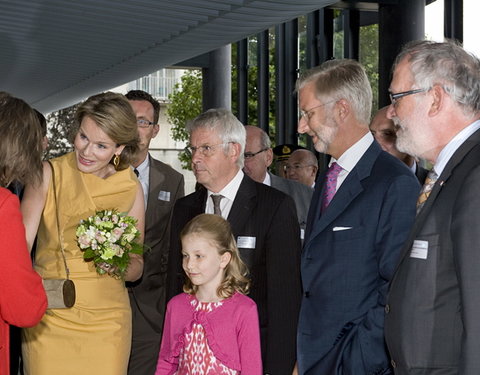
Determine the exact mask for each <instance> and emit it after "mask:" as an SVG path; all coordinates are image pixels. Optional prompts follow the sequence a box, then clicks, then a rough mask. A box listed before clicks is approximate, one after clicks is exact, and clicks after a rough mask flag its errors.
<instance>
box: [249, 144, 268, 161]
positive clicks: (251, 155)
mask: <svg viewBox="0 0 480 375" xmlns="http://www.w3.org/2000/svg"><path fill="white" fill-rule="evenodd" d="M268 149H269V147H265V148H263V149H261V150H260V151H257V152H244V153H243V157H244V158H245V159H246V160H247V159H251V158H253V157H254V156H256V155H258V154H260V153H262V152H265V151H267V150H268Z"/></svg>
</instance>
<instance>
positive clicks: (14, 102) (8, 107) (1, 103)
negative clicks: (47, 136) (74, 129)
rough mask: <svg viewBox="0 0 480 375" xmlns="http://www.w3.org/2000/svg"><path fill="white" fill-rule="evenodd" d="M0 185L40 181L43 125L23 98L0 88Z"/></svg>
mask: <svg viewBox="0 0 480 375" xmlns="http://www.w3.org/2000/svg"><path fill="white" fill-rule="evenodd" d="M0 134H1V135H2V136H1V137H0V185H1V186H8V185H9V184H10V183H12V182H13V181H17V182H19V183H21V184H23V185H26V184H37V183H40V182H41V181H42V172H43V169H42V153H43V149H42V129H41V127H40V123H39V121H38V117H37V115H36V113H35V111H34V110H33V109H32V108H31V107H30V106H29V105H28V104H27V103H25V102H24V101H23V100H22V99H18V98H14V97H13V96H11V95H9V94H7V93H5V92H0Z"/></svg>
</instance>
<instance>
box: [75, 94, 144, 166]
mask: <svg viewBox="0 0 480 375" xmlns="http://www.w3.org/2000/svg"><path fill="white" fill-rule="evenodd" d="M87 116H88V117H90V118H91V119H92V120H93V121H94V122H95V124H96V125H97V126H98V127H99V128H100V129H101V130H102V131H103V132H104V133H105V134H106V135H108V136H109V137H110V138H111V139H112V141H114V142H115V143H116V144H117V146H122V145H125V148H124V149H123V151H122V153H121V154H120V163H119V165H118V167H117V168H116V169H117V170H122V169H126V168H128V167H129V166H130V164H131V162H132V160H133V159H134V158H135V156H136V154H137V152H138V142H139V137H138V128H137V117H136V116H135V113H134V112H133V109H132V106H131V105H130V103H129V101H128V99H127V98H126V97H125V96H124V95H122V94H116V93H113V92H105V93H102V94H97V95H93V96H91V97H89V98H88V99H87V100H85V101H84V102H83V103H82V104H80V106H79V107H78V109H77V112H76V113H75V125H76V128H77V131H76V132H75V133H77V132H78V129H79V128H80V124H81V123H82V120H83V119H84V117H87ZM112 160H113V158H112ZM111 163H113V162H111Z"/></svg>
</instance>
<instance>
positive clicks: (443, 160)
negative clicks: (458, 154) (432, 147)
mask: <svg viewBox="0 0 480 375" xmlns="http://www.w3.org/2000/svg"><path fill="white" fill-rule="evenodd" d="M479 128H480V120H478V121H475V122H474V123H472V124H470V125H468V126H467V127H466V128H464V129H462V131H460V132H459V133H458V134H457V135H456V136H455V137H453V138H452V139H451V140H450V142H448V143H447V145H446V146H445V147H444V148H443V149H442V151H440V154H438V158H437V160H436V162H435V165H434V166H433V169H434V171H435V173H436V174H437V176H440V175H441V174H442V172H443V170H444V169H445V166H446V165H447V163H448V161H449V160H450V159H451V157H452V156H453V154H454V153H455V151H457V150H458V148H459V147H460V146H461V145H462V144H463V143H464V142H465V141H466V140H467V138H468V137H470V136H471V135H472V134H473V133H475V132H476V131H477V130H478V129H479Z"/></svg>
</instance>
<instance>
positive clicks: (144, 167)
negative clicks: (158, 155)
mask: <svg viewBox="0 0 480 375" xmlns="http://www.w3.org/2000/svg"><path fill="white" fill-rule="evenodd" d="M149 166H150V158H149V156H148V155H147V157H146V158H145V160H144V161H142V163H141V164H140V165H139V166H138V167H137V168H136V169H137V171H138V174H139V175H143V174H144V173H145V171H146V170H147V169H148V167H149Z"/></svg>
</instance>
